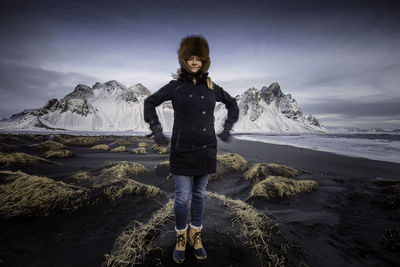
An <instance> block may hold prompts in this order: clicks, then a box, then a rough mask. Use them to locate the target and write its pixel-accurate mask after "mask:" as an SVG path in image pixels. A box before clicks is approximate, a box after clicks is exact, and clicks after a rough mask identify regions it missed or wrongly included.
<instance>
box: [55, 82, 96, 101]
mask: <svg viewBox="0 0 400 267" xmlns="http://www.w3.org/2000/svg"><path fill="white" fill-rule="evenodd" d="M91 96H93V89H92V88H90V87H89V86H87V85H84V84H78V85H77V86H76V87H75V89H74V91H73V92H72V93H69V94H67V95H66V96H64V98H63V99H61V101H63V100H68V99H73V98H78V99H86V98H88V97H91Z"/></svg>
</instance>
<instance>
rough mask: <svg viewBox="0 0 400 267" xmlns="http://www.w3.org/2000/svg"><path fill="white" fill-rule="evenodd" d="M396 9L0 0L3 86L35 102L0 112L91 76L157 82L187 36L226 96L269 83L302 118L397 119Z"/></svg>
mask: <svg viewBox="0 0 400 267" xmlns="http://www.w3.org/2000/svg"><path fill="white" fill-rule="evenodd" d="M399 7H400V2H399V1H323V0H313V1H310V0H292V1H287V0H286V1H285V0H282V1H189V0H188V1H175V0H174V1H128V0H120V1H109V0H107V1H106V0H97V1H79V0H70V1H54V0H31V1H21V0H14V1H2V2H1V9H0V33H1V35H2V40H1V42H0V59H1V60H2V63H1V64H0V67H1V71H2V74H1V77H0V78H1V79H2V81H0V85H1V90H2V91H1V93H2V94H3V95H13V97H14V98H15V99H18V103H27V104H29V102H32V101H33V99H36V100H35V101H36V103H37V104H35V106H32V105H27V106H26V107H23V104H16V105H11V104H9V102H10V101H12V100H11V99H13V98H8V99H5V98H4V99H3V98H2V100H1V101H2V103H1V106H2V108H1V110H0V112H1V113H0V116H6V114H7V113H10V112H11V111H9V112H7V109H6V108H5V107H6V106H10V107H13V106H17V105H18V107H21V110H22V109H24V108H28V107H37V106H40V105H43V103H45V102H46V101H47V100H48V99H49V98H50V96H51V95H53V94H54V92H55V91H57V92H59V95H58V96H59V97H62V96H63V95H65V94H66V93H68V92H69V91H70V90H71V88H72V87H74V86H75V85H76V84H78V83H89V82H87V81H90V82H92V81H93V82H94V79H93V78H91V77H98V78H99V80H103V81H105V80H110V79H117V80H119V81H120V82H122V83H124V84H127V85H131V84H133V83H134V82H135V83H136V82H141V83H143V84H145V85H146V86H148V87H149V88H150V89H153V90H154V89H157V87H159V86H161V85H162V84H163V83H165V82H167V79H168V78H169V73H170V72H172V71H175V70H176V68H177V67H178V63H177V59H176V49H177V45H178V41H179V40H180V38H182V37H183V36H184V35H186V34H189V33H200V34H204V35H205V36H206V37H207V39H208V40H209V43H210V48H211V56H212V64H211V69H210V70H211V74H212V77H213V79H215V80H216V81H221V82H222V83H221V85H222V86H224V87H225V88H226V89H228V90H229V89H230V88H233V89H231V91H230V93H232V94H233V95H236V94H240V93H242V92H243V90H246V89H247V88H249V87H251V86H256V87H257V88H261V86H263V85H269V84H270V83H271V82H273V81H278V82H280V83H281V84H283V85H284V89H285V90H286V91H285V93H292V95H293V96H295V97H296V95H300V96H301V97H299V98H296V99H301V100H302V101H300V102H299V104H300V106H301V107H302V109H303V110H309V111H310V112H311V113H318V114H328V113H330V112H336V111H337V110H338V109H339V110H341V112H342V113H343V114H344V115H347V116H363V115H366V114H371V113H373V112H371V111H370V109H368V108H367V107H368V104H366V103H370V104H371V105H370V107H373V108H372V109H373V110H374V112H376V114H375V115H377V116H379V115H380V114H381V115H382V117H383V116H386V115H387V114H398V109H396V108H395V107H394V101H393V99H399V98H400V94H399V93H398V92H399V91H400V90H398V84H400V81H399V78H398V76H399V75H398V74H396V73H397V72H398V71H400V70H399V62H400V53H399V47H400V19H399V16H398V14H399V13H400V8H399ZM6 73H7V75H6ZM3 79H4V80H3ZM72 83H74V84H73V85H72V86H71V84H72ZM89 84H90V83H89ZM66 85H68V86H66ZM67 87H68V89H67ZM59 88H60V89H59ZM61 88H64V89H61ZM59 90H60V91H59ZM61 90H65V91H64V92H62V93H61ZM33 92H40V94H35V93H33ZM301 94H303V95H301ZM28 96H31V97H32V99H29V101H28V100H24V99H26V97H28ZM35 96H36V98H35ZM328 96H329V97H328ZM24 97H25V98H24ZM375 97H376V98H375ZM329 99H338V101H336V102H335V103H336V104H332V103H330V100H329ZM39 103H40V105H39ZM349 103H352V106H353V107H356V108H353V107H352V108H350V107H348V106H349V105H348V104H349ZM381 106H386V107H393V108H380V107H381ZM22 107H23V108H22ZM15 109H16V108H13V111H12V112H13V113H15V112H16V111H15ZM390 110H395V111H394V112H390ZM332 114H334V113H332ZM336 114H337V113H336ZM9 115H10V114H7V116H9ZM364 117H365V116H364ZM360 118H361V117H360Z"/></svg>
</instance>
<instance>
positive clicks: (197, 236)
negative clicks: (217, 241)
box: [193, 232, 201, 246]
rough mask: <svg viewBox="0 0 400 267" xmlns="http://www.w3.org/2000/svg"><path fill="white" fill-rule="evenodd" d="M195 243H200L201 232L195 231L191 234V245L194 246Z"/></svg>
mask: <svg viewBox="0 0 400 267" xmlns="http://www.w3.org/2000/svg"><path fill="white" fill-rule="evenodd" d="M196 243H198V244H199V245H201V232H196V233H194V235H193V245H194V246H195V245H196Z"/></svg>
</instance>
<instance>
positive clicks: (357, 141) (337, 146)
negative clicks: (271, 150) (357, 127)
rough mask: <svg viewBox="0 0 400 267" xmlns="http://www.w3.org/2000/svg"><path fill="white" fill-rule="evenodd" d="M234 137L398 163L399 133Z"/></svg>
mask: <svg viewBox="0 0 400 267" xmlns="http://www.w3.org/2000/svg"><path fill="white" fill-rule="evenodd" d="M234 137H235V138H237V139H243V140H249V141H258V142H265V143H270V144H279V145H290V146H295V147H302V148H309V149H312V150H318V151H326V152H332V153H336V154H340V155H346V156H353V157H361V158H368V159H373V160H382V161H390V162H397V163H400V135H393V134H295V135H267V134H235V135H234Z"/></svg>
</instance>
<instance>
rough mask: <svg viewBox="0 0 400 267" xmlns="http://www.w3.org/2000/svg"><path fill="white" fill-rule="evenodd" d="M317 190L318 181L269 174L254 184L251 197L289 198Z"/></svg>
mask: <svg viewBox="0 0 400 267" xmlns="http://www.w3.org/2000/svg"><path fill="white" fill-rule="evenodd" d="M315 190H318V183H317V182H316V181H312V180H299V181H296V180H293V179H289V178H286V177H282V176H269V177H268V178H267V179H265V180H262V181H261V182H259V183H256V184H255V185H254V186H253V188H252V189H251V192H250V197H264V198H266V199H276V198H289V197H292V196H294V195H296V194H299V193H310V192H312V191H315Z"/></svg>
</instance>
